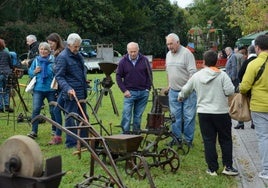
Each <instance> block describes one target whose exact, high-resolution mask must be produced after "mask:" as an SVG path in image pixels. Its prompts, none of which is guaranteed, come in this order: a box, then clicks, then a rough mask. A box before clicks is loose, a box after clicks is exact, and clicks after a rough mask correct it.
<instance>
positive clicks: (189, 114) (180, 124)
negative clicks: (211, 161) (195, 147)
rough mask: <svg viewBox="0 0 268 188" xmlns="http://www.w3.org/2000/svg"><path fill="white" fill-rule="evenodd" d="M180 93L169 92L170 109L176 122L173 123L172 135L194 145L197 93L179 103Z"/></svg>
mask: <svg viewBox="0 0 268 188" xmlns="http://www.w3.org/2000/svg"><path fill="white" fill-rule="evenodd" d="M178 93H179V91H175V90H173V89H170V90H169V93H168V96H169V108H170V112H171V114H172V115H174V117H175V119H176V121H175V122H174V123H172V125H171V129H172V133H173V134H174V135H175V136H176V137H177V138H178V139H183V136H184V139H185V141H186V142H188V143H192V142H193V139H194V130H195V115H196V100H197V99H196V93H195V92H192V93H191V94H190V95H189V96H188V97H187V98H185V99H184V100H183V101H182V102H179V101H178Z"/></svg>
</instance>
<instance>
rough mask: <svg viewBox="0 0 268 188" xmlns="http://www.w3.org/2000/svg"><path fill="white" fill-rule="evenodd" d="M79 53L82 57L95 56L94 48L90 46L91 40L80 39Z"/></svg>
mask: <svg viewBox="0 0 268 188" xmlns="http://www.w3.org/2000/svg"><path fill="white" fill-rule="evenodd" d="M80 53H81V54H82V56H84V57H96V56H97V53H96V50H95V49H94V48H93V46H92V41H91V40H90V39H82V43H81V47H80Z"/></svg>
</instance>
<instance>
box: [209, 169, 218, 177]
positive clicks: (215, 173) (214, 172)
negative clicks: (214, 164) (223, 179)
mask: <svg viewBox="0 0 268 188" xmlns="http://www.w3.org/2000/svg"><path fill="white" fill-rule="evenodd" d="M206 173H207V174H209V175H211V176H217V175H218V174H217V172H216V171H213V172H212V171H211V170H210V169H207V171H206Z"/></svg>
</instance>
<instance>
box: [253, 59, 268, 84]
mask: <svg viewBox="0 0 268 188" xmlns="http://www.w3.org/2000/svg"><path fill="white" fill-rule="evenodd" d="M267 60H268V56H267V58H266V60H265V62H264V63H263V64H262V66H261V67H260V69H259V71H258V73H257V76H256V77H255V79H254V82H253V84H252V85H254V84H255V82H256V81H257V80H259V79H260V77H261V75H262V73H263V71H264V69H265V65H266V62H267Z"/></svg>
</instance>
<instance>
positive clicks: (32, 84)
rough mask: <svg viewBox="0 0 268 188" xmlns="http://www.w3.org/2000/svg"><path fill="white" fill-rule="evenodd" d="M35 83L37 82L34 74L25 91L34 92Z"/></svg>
mask: <svg viewBox="0 0 268 188" xmlns="http://www.w3.org/2000/svg"><path fill="white" fill-rule="evenodd" d="M35 83H36V76H34V77H33V78H32V79H31V81H30V82H29V84H27V86H26V88H25V91H26V92H28V93H31V92H33V88H34V86H35Z"/></svg>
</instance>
